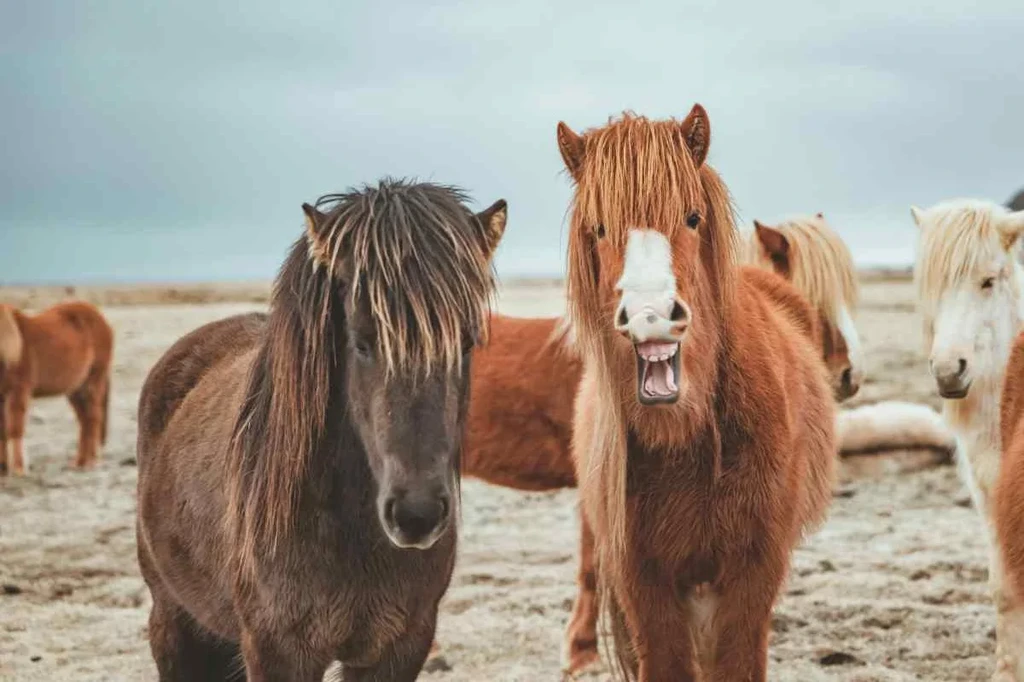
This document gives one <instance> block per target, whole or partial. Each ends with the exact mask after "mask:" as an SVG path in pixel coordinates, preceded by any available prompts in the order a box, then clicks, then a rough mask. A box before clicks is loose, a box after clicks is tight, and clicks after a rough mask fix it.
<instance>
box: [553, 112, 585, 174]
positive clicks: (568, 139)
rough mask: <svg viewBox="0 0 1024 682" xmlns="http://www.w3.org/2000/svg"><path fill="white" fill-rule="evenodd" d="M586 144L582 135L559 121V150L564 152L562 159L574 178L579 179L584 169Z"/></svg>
mask: <svg viewBox="0 0 1024 682" xmlns="http://www.w3.org/2000/svg"><path fill="white" fill-rule="evenodd" d="M585 149H586V144H585V143H584V141H583V136H582V135H577V134H576V133H575V132H573V130H572V128H570V127H569V126H567V125H565V123H564V122H562V121H559V122H558V151H560V152H562V161H563V162H565V167H566V169H568V171H569V174H570V175H572V177H573V179H574V180H576V181H579V179H580V172H581V171H582V170H583V152H584V151H585Z"/></svg>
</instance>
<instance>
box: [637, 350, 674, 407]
mask: <svg viewBox="0 0 1024 682" xmlns="http://www.w3.org/2000/svg"><path fill="white" fill-rule="evenodd" d="M633 349H634V350H635V351H636V397H637V400H639V401H640V404H641V405H658V404H665V403H674V402H675V401H676V400H678V399H679V342H677V341H670V342H664V341H645V342H643V343H637V344H634V345H633Z"/></svg>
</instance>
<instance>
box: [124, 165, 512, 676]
mask: <svg viewBox="0 0 1024 682" xmlns="http://www.w3.org/2000/svg"><path fill="white" fill-rule="evenodd" d="M464 200H465V196H464V195H463V194H462V193H461V192H460V191H458V190H456V189H454V188H449V187H443V186H439V185H433V184H410V183H407V182H404V181H394V180H385V181H382V182H381V183H380V184H379V185H378V186H376V187H365V188H363V189H361V190H353V191H350V192H348V193H345V194H341V195H332V196H328V197H322V198H321V199H320V200H319V201H318V202H317V206H316V207H313V206H309V205H304V206H303V209H304V210H305V213H306V217H307V230H306V234H305V236H303V237H302V238H300V239H299V240H298V241H297V242H296V243H295V245H294V247H293V248H292V250H291V252H290V254H289V256H288V258H287V260H286V261H285V263H284V265H283V267H282V269H281V271H280V273H279V275H278V277H277V280H276V282H275V285H274V291H273V294H272V300H271V308H270V313H269V316H264V315H259V314H251V315H242V316H236V317H231V318H227V319H225V320H221V321H218V322H214V323H211V324H208V325H206V326H203V327H200V328H199V329H197V330H195V331H193V332H191V333H190V334H188V335H186V336H185V337H183V338H182V339H180V340H179V341H178V342H177V343H176V344H175V345H174V346H172V347H171V349H170V350H168V351H167V353H166V354H165V355H164V356H163V358H162V359H161V360H160V361H159V362H158V363H157V364H156V366H155V367H154V368H153V370H152V371H151V372H150V374H149V376H148V378H147V379H146V382H145V385H144V386H143V389H142V395H141V397H140V399H139V441H138V455H139V456H138V460H139V485H138V524H137V528H138V547H139V565H140V568H141V569H142V575H143V577H144V578H145V580H146V583H147V584H148V585H149V589H150V592H151V593H152V596H153V607H152V611H151V613H150V620H149V638H150V646H151V648H152V653H153V657H154V659H155V660H156V664H157V668H158V670H159V672H160V679H161V680H163V681H164V682H168V681H171V680H181V681H184V680H190V681H201V680H210V681H212V680H225V679H229V678H232V677H233V676H235V675H237V674H240V673H241V670H240V665H239V657H240V659H241V661H242V662H244V671H245V674H246V675H247V676H248V679H249V680H251V681H252V680H261V681H271V680H275V681H276V680H289V681H292V682H304V681H307V682H312V681H313V680H316V681H317V682H319V680H321V678H322V676H323V674H324V671H325V670H326V669H327V667H328V666H329V665H330V664H331V663H332V661H334V660H339V661H340V662H341V663H342V666H343V679H345V680H364V681H367V682H369V681H374V682H383V681H385V680H388V681H394V682H405V681H409V680H414V679H415V678H416V677H417V676H418V675H419V672H420V669H421V668H422V666H423V662H424V660H425V659H426V657H427V654H428V651H429V649H430V645H431V642H432V641H433V636H434V629H435V626H436V622H437V608H438V602H439V601H440V599H441V597H442V595H443V594H444V592H445V590H446V589H447V587H448V583H449V581H450V579H451V573H452V569H453V566H454V563H455V550H456V530H455V527H454V524H455V518H456V513H457V504H458V491H459V480H458V479H459V477H458V471H459V469H458V467H459V452H460V449H461V445H462V444H461V437H462V432H463V428H464V421H465V413H466V409H467V403H468V388H469V369H470V362H471V356H472V350H473V347H474V345H475V343H476V342H477V341H478V340H480V339H481V336H482V335H483V334H484V333H485V329H486V322H487V315H488V310H489V304H490V301H491V298H492V296H493V293H494V283H493V275H492V268H491V256H492V254H493V252H494V249H495V247H496V246H497V244H498V242H499V240H500V238H501V235H502V233H503V232H504V227H505V216H506V207H505V203H504V202H503V201H499V202H497V203H495V204H494V205H493V206H491V207H490V208H488V209H487V210H485V211H484V212H482V213H480V214H478V215H476V216H474V215H473V214H472V213H470V212H469V211H468V210H467V209H466V208H465V206H464V203H463V202H464ZM322 207H326V208H325V210H326V212H322V211H321V208H322Z"/></svg>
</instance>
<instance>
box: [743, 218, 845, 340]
mask: <svg viewBox="0 0 1024 682" xmlns="http://www.w3.org/2000/svg"><path fill="white" fill-rule="evenodd" d="M772 227H773V228H774V229H776V230H778V231H779V232H780V233H782V235H783V236H784V237H785V238H786V241H787V242H789V248H790V252H789V267H790V277H791V280H792V283H793V286H794V287H795V288H796V290H797V291H799V292H800V293H801V294H803V296H804V297H805V298H806V299H807V300H808V302H809V303H810V304H811V305H812V306H813V307H814V308H815V309H816V310H821V311H824V312H825V314H826V317H827V318H828V321H829V322H830V323H831V324H832V325H833V326H836V327H838V326H840V322H839V312H840V311H839V310H837V306H838V305H840V304H845V305H846V306H847V308H848V309H849V310H854V309H856V307H857V298H858V290H857V269H856V267H855V266H854V263H853V257H852V256H851V255H850V249H849V248H847V246H846V244H845V242H843V240H842V239H841V238H840V237H839V235H838V234H836V232H835V231H834V230H833V229H832V228H831V227H830V226H829V225H828V223H827V222H826V221H825V219H824V218H823V217H821V216H817V215H814V216H799V217H795V218H790V219H788V220H784V221H783V222H781V223H778V224H777V225H773V226H772ZM747 261H748V262H750V263H753V264H755V265H758V266H760V267H762V268H764V269H767V270H771V269H772V263H771V259H770V258H769V257H768V256H767V255H765V253H764V249H763V248H762V247H761V243H760V240H759V239H758V237H757V232H756V231H751V232H750V234H749V236H748V239H747Z"/></svg>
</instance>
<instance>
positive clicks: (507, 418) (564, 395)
mask: <svg viewBox="0 0 1024 682" xmlns="http://www.w3.org/2000/svg"><path fill="white" fill-rule="evenodd" d="M559 324H560V320H559V319H558V318H520V317H505V316H500V315H493V316H492V317H491V321H490V325H491V331H490V335H489V338H488V342H487V344H486V345H485V346H484V347H482V348H480V349H479V350H478V351H476V352H475V353H474V356H473V366H472V375H471V377H470V396H471V400H470V404H469V414H468V416H467V420H466V436H465V443H464V447H463V456H462V472H463V474H464V475H466V476H473V477H476V478H481V479H483V480H485V481H488V482H490V483H494V484H497V485H504V486H509V487H512V488H517V489H520V490H551V489H556V488H562V487H571V486H574V485H575V483H576V477H575V468H574V466H573V462H572V457H571V455H570V441H571V439H572V415H573V400H574V398H575V392H576V386H577V385H578V384H579V380H580V374H581V371H582V370H581V366H580V361H579V359H578V358H577V357H576V356H575V354H574V352H573V349H572V348H571V347H569V345H568V344H567V341H566V339H565V338H564V336H565V333H564V331H565V330H563V329H561V328H560V327H559Z"/></svg>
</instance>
